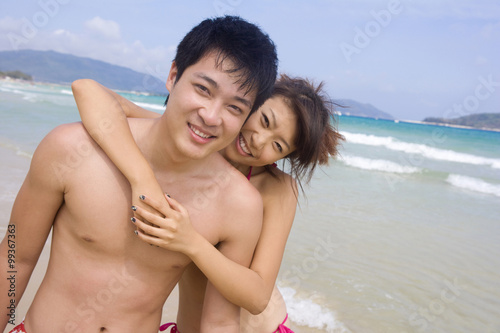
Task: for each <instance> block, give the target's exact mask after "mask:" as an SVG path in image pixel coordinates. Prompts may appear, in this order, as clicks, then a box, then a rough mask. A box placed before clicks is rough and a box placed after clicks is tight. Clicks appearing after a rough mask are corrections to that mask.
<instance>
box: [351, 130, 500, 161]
mask: <svg viewBox="0 0 500 333" xmlns="http://www.w3.org/2000/svg"><path fill="white" fill-rule="evenodd" d="M341 133H342V135H344V136H345V138H346V141H347V142H351V143H356V144H362V145H368V146H381V147H385V148H387V149H390V150H395V151H401V152H404V153H407V154H417V155H421V156H424V157H426V158H430V159H434V160H441V161H448V162H458V163H467V164H474V165H489V166H491V167H492V168H495V169H500V159H494V158H487V157H481V156H476V155H471V154H466V153H459V152H456V151H453V150H446V149H439V148H434V147H431V146H428V145H425V144H419V143H409V142H404V141H398V140H397V139H395V138H393V137H391V136H385V137H383V136H376V135H371V134H370V135H367V134H360V133H350V132H341Z"/></svg>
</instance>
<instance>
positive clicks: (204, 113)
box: [198, 102, 222, 126]
mask: <svg viewBox="0 0 500 333" xmlns="http://www.w3.org/2000/svg"><path fill="white" fill-rule="evenodd" d="M198 114H199V115H200V118H201V119H202V120H203V123H204V124H205V125H207V126H219V125H221V124H222V116H221V114H222V105H221V103H217V102H213V103H210V104H209V105H206V106H205V107H203V108H201V109H200V110H199V112H198Z"/></svg>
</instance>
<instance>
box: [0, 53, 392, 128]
mask: <svg viewBox="0 0 500 333" xmlns="http://www.w3.org/2000/svg"><path fill="white" fill-rule="evenodd" d="M16 71H20V72H22V73H24V74H26V77H30V76H31V77H32V79H33V80H34V81H39V82H48V83H58V84H70V83H71V82H73V81H74V80H77V79H82V78H87V79H94V80H96V81H97V82H99V83H101V84H103V85H104V86H106V87H108V88H111V89H116V90H125V91H138V92H148V93H153V94H158V95H166V94H168V92H167V90H166V88H165V83H164V82H163V81H161V80H160V79H158V78H156V77H152V76H150V75H148V74H145V73H139V72H136V71H134V70H132V69H130V68H126V67H122V66H116V65H112V64H109V63H106V62H103V61H99V60H94V59H90V58H83V57H77V56H74V55H70V54H63V53H58V52H54V51H35V50H19V51H2V52H0V72H5V73H8V72H11V73H12V72H16ZM336 103H338V104H339V105H341V107H337V111H338V112H341V113H342V114H346V115H353V116H360V117H370V118H383V119H394V117H393V116H392V115H390V114H388V113H385V112H383V111H381V110H379V109H377V108H376V107H374V106H373V105H371V104H363V103H360V102H357V101H354V100H351V99H342V100H336Z"/></svg>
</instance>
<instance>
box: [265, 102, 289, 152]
mask: <svg viewBox="0 0 500 333" xmlns="http://www.w3.org/2000/svg"><path fill="white" fill-rule="evenodd" d="M269 110H270V111H271V116H272V117H273V124H274V126H275V127H276V115H275V114H274V111H273V109H272V108H269ZM280 139H281V141H283V143H284V144H285V146H286V148H287V149H288V150H290V145H289V144H288V142H286V140H285V139H283V138H282V137H280Z"/></svg>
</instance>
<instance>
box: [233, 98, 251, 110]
mask: <svg viewBox="0 0 500 333" xmlns="http://www.w3.org/2000/svg"><path fill="white" fill-rule="evenodd" d="M234 98H235V99H236V100H238V101H239V102H240V103H242V104H244V105H245V106H247V107H248V108H249V109H251V108H252V105H253V104H252V102H250V101H249V100H248V99H246V98H243V97H239V96H235V97H234Z"/></svg>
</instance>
